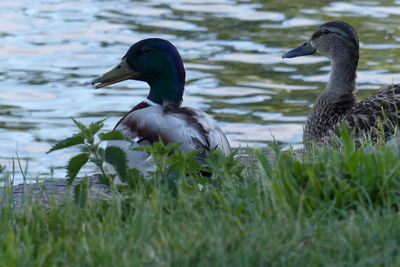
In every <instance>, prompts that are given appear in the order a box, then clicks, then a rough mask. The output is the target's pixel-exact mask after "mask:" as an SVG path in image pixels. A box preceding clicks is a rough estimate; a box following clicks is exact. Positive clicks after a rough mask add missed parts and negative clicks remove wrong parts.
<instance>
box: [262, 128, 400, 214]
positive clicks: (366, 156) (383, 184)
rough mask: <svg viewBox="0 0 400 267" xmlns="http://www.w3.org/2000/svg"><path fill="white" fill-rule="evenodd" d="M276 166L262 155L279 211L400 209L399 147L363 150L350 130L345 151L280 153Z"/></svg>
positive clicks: (345, 137) (326, 149)
mask: <svg viewBox="0 0 400 267" xmlns="http://www.w3.org/2000/svg"><path fill="white" fill-rule="evenodd" d="M276 153H277V159H276V163H275V164H276V165H275V166H272V165H271V164H270V163H269V162H268V161H267V160H266V158H265V156H264V155H263V154H261V153H258V154H257V157H258V161H259V163H260V166H261V169H262V171H263V176H264V179H265V180H266V184H267V185H268V190H269V191H270V193H271V200H272V203H274V205H276V206H277V208H279V209H282V208H283V209H285V210H288V211H290V212H294V213H296V212H306V213H308V214H310V213H312V212H314V211H315V210H318V209H321V208H323V209H325V210H327V211H328V210H329V211H335V212H342V211H343V210H351V209H359V208H368V207H375V206H384V207H392V208H395V209H398V205H399V204H398V203H399V200H400V199H399V188H400V180H399V177H400V163H399V161H398V159H399V157H400V151H399V149H398V146H397V144H396V145H395V146H393V145H383V146H371V145H370V144H364V146H359V144H357V143H355V142H354V141H353V140H352V137H351V135H350V134H349V132H348V131H346V129H344V128H342V131H341V144H340V149H332V148H329V147H317V146H315V147H314V149H313V150H306V151H304V154H303V156H302V158H301V159H298V158H295V157H293V155H292V152H291V151H290V150H289V151H284V152H282V151H279V150H276Z"/></svg>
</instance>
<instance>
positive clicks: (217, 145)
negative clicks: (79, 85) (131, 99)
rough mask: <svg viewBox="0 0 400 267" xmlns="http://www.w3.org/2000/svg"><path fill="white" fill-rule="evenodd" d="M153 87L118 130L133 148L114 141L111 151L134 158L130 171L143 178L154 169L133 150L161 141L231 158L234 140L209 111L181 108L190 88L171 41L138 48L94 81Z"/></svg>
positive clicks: (145, 43) (150, 42)
mask: <svg viewBox="0 0 400 267" xmlns="http://www.w3.org/2000/svg"><path fill="white" fill-rule="evenodd" d="M128 79H133V80H139V81H144V82H147V83H148V84H149V86H150V93H149V95H148V96H147V99H146V100H144V101H142V102H140V103H139V104H137V105H136V106H135V107H134V108H132V110H131V111H129V112H128V113H127V114H126V115H125V116H124V117H123V118H122V119H120V121H119V122H118V123H117V125H116V126H115V128H114V129H115V130H119V131H121V132H123V133H125V134H126V135H128V136H129V137H131V138H132V141H133V143H129V142H126V141H110V142H109V143H108V146H118V147H121V148H122V149H123V150H124V151H125V152H126V153H127V157H128V166H129V167H130V168H137V169H139V170H140V171H141V172H142V173H143V174H145V175H146V174H147V172H148V171H149V170H150V169H151V168H152V167H153V166H152V164H151V160H149V159H150V157H149V155H148V154H147V153H145V152H143V151H133V150H132V148H133V147H139V146H141V145H149V144H152V143H153V142H156V141H159V140H160V139H161V140H162V141H163V142H164V143H165V144H168V143H180V146H179V148H180V149H181V150H182V151H183V152H186V153H187V152H190V151H193V150H195V149H197V150H199V151H200V153H199V159H200V160H204V155H205V152H206V151H207V150H211V149H219V150H222V151H223V152H224V154H225V155H229V154H230V153H231V148H230V146H229V143H228V140H227V139H226V137H225V134H224V133H223V132H222V130H221V128H220V127H219V126H218V125H217V123H216V122H215V121H214V119H213V118H211V117H210V116H209V115H207V114H206V113H204V112H203V111H200V110H196V109H194V108H189V107H181V103H182V96H183V91H184V86H185V69H184V66H183V62H182V59H181V56H180V54H179V52H178V50H177V49H176V48H175V46H173V45H172V44H171V43H170V42H168V41H166V40H162V39H157V38H152V39H145V40H142V41H139V42H137V43H135V44H134V45H132V46H131V47H130V48H129V50H128V52H127V53H126V54H125V56H123V57H122V60H121V62H120V63H119V64H118V65H117V66H116V67H115V68H113V69H112V70H110V71H108V72H106V73H105V74H103V75H102V76H100V77H98V78H96V79H94V80H93V81H92V84H93V85H94V86H95V88H100V87H104V86H107V85H110V84H114V83H118V82H121V81H124V80H128Z"/></svg>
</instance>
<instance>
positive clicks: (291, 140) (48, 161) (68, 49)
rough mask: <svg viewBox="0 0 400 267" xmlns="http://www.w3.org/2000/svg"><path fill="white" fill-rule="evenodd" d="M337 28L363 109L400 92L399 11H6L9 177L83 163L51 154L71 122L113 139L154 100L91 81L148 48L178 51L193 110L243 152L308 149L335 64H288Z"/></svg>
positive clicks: (26, 4) (205, 0) (231, 5)
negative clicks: (348, 34)
mask: <svg viewBox="0 0 400 267" xmlns="http://www.w3.org/2000/svg"><path fill="white" fill-rule="evenodd" d="M335 19H340V20H345V21H347V22H349V23H351V24H353V25H354V26H355V27H356V29H357V31H358V33H359V38H360V41H361V61H360V64H359V71H358V88H359V91H358V93H357V94H358V96H359V97H360V98H364V97H366V96H367V95H368V94H371V93H372V92H374V91H375V90H377V89H379V88H380V87H381V86H382V85H383V84H387V83H393V82H400V74H399V73H400V24H399V21H400V1H347V2H336V1H287V0H280V1H277V0H272V1H271V0H270V1H261V0H259V1H256V0H236V1H234V0H184V1H175V0H150V1H126V0H114V1H95V0H91V1H89V0H86V1H85V0H79V1H61V0H47V1H45V0H36V1H31V0H13V1H8V0H2V1H1V2H0V25H1V27H0V37H1V41H0V164H5V165H7V166H9V168H10V166H11V165H12V164H11V162H12V159H13V158H14V159H15V158H16V156H17V155H18V157H19V158H20V159H21V162H22V164H23V167H24V166H25V164H28V171H29V175H28V177H31V178H33V177H36V176H38V175H39V174H40V176H41V177H49V176H50V168H52V169H54V174H53V175H54V176H55V177H64V176H65V172H64V170H63V169H62V166H63V165H65V163H66V161H67V160H68V159H69V157H70V156H71V155H72V154H73V152H75V151H74V150H68V151H63V152H55V153H51V154H49V155H46V154H45V152H46V151H47V150H48V149H49V147H50V146H51V145H52V144H53V143H54V142H55V140H58V139H62V138H65V137H68V136H70V135H71V134H73V133H74V132H76V129H75V127H74V125H73V123H72V121H71V119H70V117H74V118H77V119H78V120H80V121H82V122H84V123H89V122H92V121H97V120H100V119H102V118H106V117H108V119H107V120H106V122H105V124H106V127H105V129H107V130H110V129H112V128H113V126H114V125H115V123H116V122H117V121H118V119H119V118H120V117H121V116H123V114H124V113H125V112H126V111H128V110H130V109H131V108H132V107H133V106H134V105H135V104H136V103H138V102H139V101H141V100H142V99H143V98H145V96H146V94H147V92H148V89H147V85H146V84H144V83H141V82H135V81H126V82H124V83H120V84H117V85H115V86H110V88H103V89H97V90H95V89H93V88H92V87H91V85H90V80H91V79H93V78H94V77H95V76H97V75H99V74H102V73H103V72H105V71H106V70H108V69H109V68H110V67H112V66H114V65H115V64H116V63H117V62H118V60H119V59H120V58H121V56H122V55H123V54H124V53H125V51H126V50H127V49H128V48H129V46H130V45H131V44H132V43H134V42H136V41H138V40H140V39H143V38H148V37H160V38H164V39H168V40H170V41H171V42H172V43H173V44H175V46H176V47H177V48H178V50H179V51H180V53H181V55H182V57H183V59H184V63H185V67H186V70H187V86H186V91H185V97H184V105H187V106H192V107H196V108H199V109H202V110H204V111H206V112H207V113H209V114H211V115H213V116H214V117H215V118H216V119H217V120H218V121H219V123H220V125H221V126H222V128H223V130H224V131H225V132H226V134H227V136H228V138H229V140H230V141H231V144H232V145H233V146H234V147H240V146H241V147H246V146H250V147H266V146H268V143H269V142H271V141H273V140H274V139H275V140H276V141H279V142H280V143H282V144H283V146H288V145H295V146H298V145H301V142H302V127H303V124H304V121H305V119H306V115H307V113H308V111H309V110H310V107H311V105H312V103H313V101H314V99H315V98H316V97H317V95H318V93H319V92H320V90H321V88H323V86H324V83H325V82H326V80H327V78H328V73H329V62H328V60H327V59H326V58H323V57H319V56H308V57H302V58H297V59H286V60H283V59H281V55H282V54H283V53H284V52H285V51H287V50H288V49H289V48H292V47H295V46H297V45H299V44H301V43H302V42H304V41H305V40H306V39H307V38H308V37H309V36H310V35H311V34H312V32H313V31H314V30H315V29H316V28H317V26H318V25H320V24H322V23H323V22H325V21H329V20H335ZM90 171H91V170H86V172H90ZM18 177H20V175H19V176H18V175H17V178H18Z"/></svg>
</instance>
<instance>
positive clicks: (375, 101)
mask: <svg viewBox="0 0 400 267" xmlns="http://www.w3.org/2000/svg"><path fill="white" fill-rule="evenodd" d="M312 53H319V54H322V55H325V56H327V57H329V58H330V60H331V73H330V78H329V81H328V84H327V85H326V87H325V89H324V90H323V91H322V92H321V94H320V95H319V96H318V98H317V100H316V101H315V103H314V106H313V108H312V110H311V112H310V114H309V115H308V117H307V122H306V125H305V128H304V138H305V141H306V143H307V144H310V143H311V142H312V141H315V142H317V143H319V144H330V143H331V142H332V141H333V140H334V139H336V138H337V136H338V131H339V130H338V126H339V125H340V124H341V123H342V122H344V123H345V124H346V125H347V127H348V128H349V130H350V131H351V132H352V133H353V134H354V136H355V139H359V138H362V137H365V136H370V137H372V138H375V137H376V135H377V133H378V131H380V130H381V129H383V132H384V137H385V138H388V137H390V136H391V135H392V134H393V133H394V131H395V129H396V127H397V126H398V125H399V123H400V118H399V112H398V110H399V109H400V85H397V84H394V85H390V86H387V87H385V88H384V89H382V90H381V91H379V92H378V93H376V94H374V95H372V96H370V97H368V98H367V99H365V100H362V101H359V102H357V101H356V98H355V96H354V91H355V80H356V70H357V65H358V59H359V44H358V37H357V33H356V31H355V30H354V28H353V27H352V26H351V25H349V24H347V23H345V22H342V21H331V22H328V23H325V24H323V25H321V26H320V27H319V28H318V29H317V31H316V32H315V33H314V34H313V35H312V37H311V39H310V40H309V41H308V42H307V43H305V44H303V45H302V46H300V47H298V48H296V49H293V50H291V51H289V52H288V53H286V54H285V55H284V56H283V57H297V56H302V55H308V54H312ZM378 128H379V129H378Z"/></svg>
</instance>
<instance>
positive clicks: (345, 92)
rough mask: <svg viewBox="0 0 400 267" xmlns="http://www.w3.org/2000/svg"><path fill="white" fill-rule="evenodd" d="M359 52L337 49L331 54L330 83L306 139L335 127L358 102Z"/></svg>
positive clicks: (314, 111) (312, 115) (309, 120)
mask: <svg viewBox="0 0 400 267" xmlns="http://www.w3.org/2000/svg"><path fill="white" fill-rule="evenodd" d="M356 52H357V53H353V54H352V53H350V52H346V49H336V51H333V53H332V55H331V73H330V77H329V81H328V84H327V85H326V87H325V89H324V90H323V91H322V92H321V94H320V95H319V96H318V98H317V100H316V101H315V103H314V106H313V109H312V111H311V113H310V114H309V116H308V118H307V123H306V126H305V132H304V134H305V138H306V139H311V140H315V139H319V138H320V137H321V136H324V135H326V134H327V132H328V131H329V130H332V129H333V128H334V127H335V126H336V125H337V123H338V122H339V121H340V120H341V119H342V118H343V117H344V116H345V114H346V113H347V112H348V111H349V110H350V109H351V108H352V107H353V106H354V104H355V101H356V100H355V96H354V90H355V85H356V70H357V64H358V51H356Z"/></svg>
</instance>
